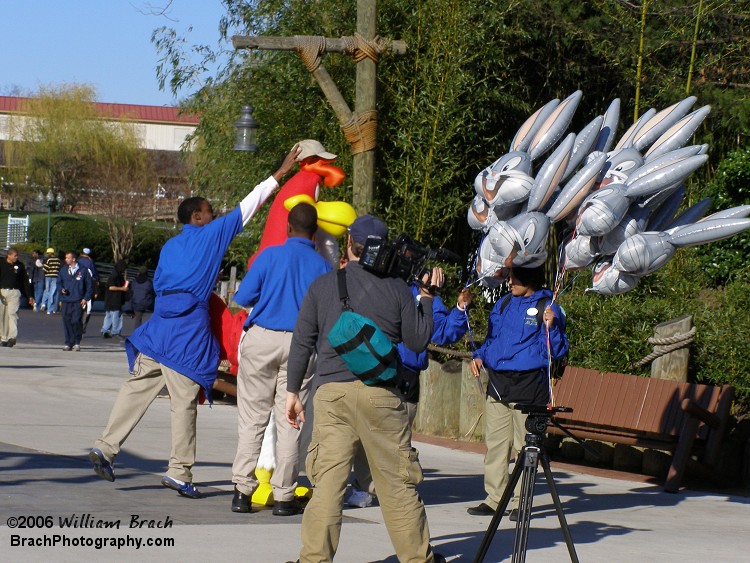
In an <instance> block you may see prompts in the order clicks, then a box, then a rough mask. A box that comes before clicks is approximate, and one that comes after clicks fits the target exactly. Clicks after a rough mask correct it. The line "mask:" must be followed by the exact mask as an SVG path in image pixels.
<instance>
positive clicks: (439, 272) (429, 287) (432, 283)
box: [419, 268, 445, 297]
mask: <svg viewBox="0 0 750 563" xmlns="http://www.w3.org/2000/svg"><path fill="white" fill-rule="evenodd" d="M420 281H421V282H422V283H421V285H420V287H419V293H420V294H421V295H422V297H432V296H433V295H434V294H435V290H436V289H441V288H442V287H443V285H444V284H445V272H443V269H442V268H433V269H432V272H430V273H427V274H425V275H424V276H422V279H421V280H420Z"/></svg>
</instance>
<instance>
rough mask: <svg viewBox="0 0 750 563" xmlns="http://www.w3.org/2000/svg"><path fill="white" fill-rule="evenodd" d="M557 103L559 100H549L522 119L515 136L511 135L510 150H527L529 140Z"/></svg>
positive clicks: (529, 143)
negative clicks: (524, 119) (522, 121)
mask: <svg viewBox="0 0 750 563" xmlns="http://www.w3.org/2000/svg"><path fill="white" fill-rule="evenodd" d="M558 105H560V100H558V99H554V100H550V101H549V102H547V103H546V104H545V105H543V106H542V107H540V108H539V109H538V110H536V111H535V112H534V113H533V114H532V115H531V117H529V118H528V119H527V120H526V121H524V123H523V125H521V128H520V129H519V130H518V132H517V133H516V136H515V137H513V141H511V143H510V151H511V152H514V151H521V152H527V151H528V148H529V145H531V141H533V140H534V136H535V135H536V134H537V132H538V131H539V129H540V128H541V127H542V125H543V124H544V123H545V122H546V121H547V118H548V117H549V116H550V115H552V112H553V111H555V109H556V108H557V106H558Z"/></svg>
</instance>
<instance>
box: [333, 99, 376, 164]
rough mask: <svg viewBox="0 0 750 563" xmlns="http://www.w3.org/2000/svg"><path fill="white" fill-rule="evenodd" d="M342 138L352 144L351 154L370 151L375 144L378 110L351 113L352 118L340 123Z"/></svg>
mask: <svg viewBox="0 0 750 563" xmlns="http://www.w3.org/2000/svg"><path fill="white" fill-rule="evenodd" d="M341 130H342V131H343V132H344V138H345V139H346V140H347V142H348V143H349V144H350V145H351V146H352V154H359V153H362V152H366V151H370V150H372V149H374V148H375V146H376V144H377V133H378V112H377V111H376V110H369V111H363V112H361V113H352V118H351V119H350V120H349V121H348V122H347V123H344V124H342V125H341Z"/></svg>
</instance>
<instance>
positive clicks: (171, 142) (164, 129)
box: [0, 114, 195, 151]
mask: <svg viewBox="0 0 750 563" xmlns="http://www.w3.org/2000/svg"><path fill="white" fill-rule="evenodd" d="M9 118H10V116H9V115H7V114H0V140H3V141H9V140H12V139H11V138H10V137H11V134H10V133H11V132H10V131H9V127H8V122H9ZM14 119H17V120H18V119H20V120H25V119H28V118H26V117H23V116H15V117H14ZM22 122H23V121H21V123H22ZM21 126H22V125H21ZM136 129H137V130H138V133H139V134H140V136H141V140H142V141H143V144H144V148H146V149H148V150H160V151H179V150H180V149H181V148H182V145H183V143H184V142H185V138H186V137H187V136H188V135H190V134H191V133H192V132H193V131H195V126H192V125H184V124H179V125H177V124H172V123H138V124H136Z"/></svg>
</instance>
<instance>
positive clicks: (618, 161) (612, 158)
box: [599, 149, 643, 188]
mask: <svg viewBox="0 0 750 563" xmlns="http://www.w3.org/2000/svg"><path fill="white" fill-rule="evenodd" d="M641 166H643V157H642V156H641V153H639V152H638V151H637V150H635V149H621V150H619V151H615V152H612V153H609V154H608V155H607V161H606V162H605V163H604V170H603V173H602V179H601V181H600V182H599V187H600V188H603V187H604V186H608V185H609V184H624V183H625V181H626V180H627V179H628V176H630V174H632V173H633V172H634V171H635V170H636V169H638V168H640V167H641Z"/></svg>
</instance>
